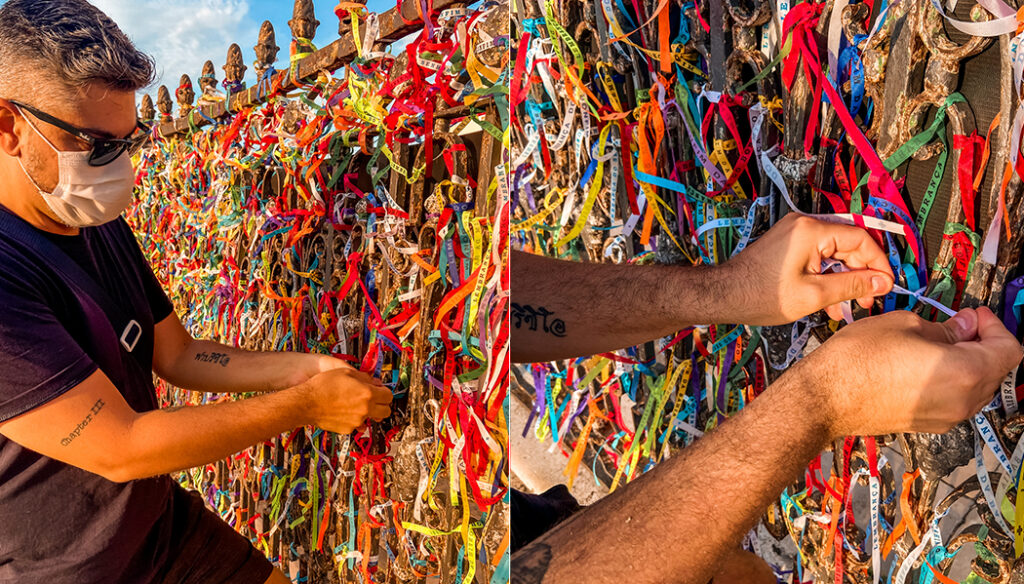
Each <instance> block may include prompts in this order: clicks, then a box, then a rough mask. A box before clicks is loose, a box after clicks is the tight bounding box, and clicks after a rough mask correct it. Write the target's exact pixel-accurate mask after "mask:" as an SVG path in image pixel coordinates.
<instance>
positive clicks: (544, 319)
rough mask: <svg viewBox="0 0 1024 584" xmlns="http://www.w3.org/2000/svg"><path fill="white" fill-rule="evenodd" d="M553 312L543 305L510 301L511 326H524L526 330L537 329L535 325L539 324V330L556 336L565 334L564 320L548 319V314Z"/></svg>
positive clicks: (550, 314) (551, 314)
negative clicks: (535, 305)
mask: <svg viewBox="0 0 1024 584" xmlns="http://www.w3.org/2000/svg"><path fill="white" fill-rule="evenodd" d="M554 314H555V313H553V312H551V311H550V310H548V309H547V308H544V307H543V306H538V307H537V308H534V307H532V306H530V305H529V304H516V303H515V302H513V303H512V318H514V319H515V320H514V321H513V323H512V324H513V326H515V327H516V328H525V329H527V330H531V331H535V330H537V325H538V324H540V325H541V330H542V331H544V332H546V333H548V334H552V335H555V336H556V337H564V336H565V321H563V320H562V319H560V318H552V319H551V320H548V317H549V316H553V315H554Z"/></svg>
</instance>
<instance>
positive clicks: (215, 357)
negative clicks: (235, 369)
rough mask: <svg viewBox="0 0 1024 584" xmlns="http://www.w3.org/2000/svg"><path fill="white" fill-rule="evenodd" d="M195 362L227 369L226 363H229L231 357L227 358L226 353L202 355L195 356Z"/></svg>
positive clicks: (205, 353) (203, 353) (204, 353)
mask: <svg viewBox="0 0 1024 584" xmlns="http://www.w3.org/2000/svg"><path fill="white" fill-rule="evenodd" d="M196 361H202V362H203V363H219V364H220V365H221V366H222V367H227V366H228V362H229V361H231V357H228V354H227V353H207V352H206V351H203V352H202V353H197V354H196Z"/></svg>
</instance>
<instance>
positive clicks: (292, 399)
mask: <svg viewBox="0 0 1024 584" xmlns="http://www.w3.org/2000/svg"><path fill="white" fill-rule="evenodd" d="M390 402H391V392H389V391H388V390H387V388H385V387H383V386H382V385H380V384H379V382H378V381H376V380H374V379H372V378H371V377H370V376H368V375H366V374H364V373H361V372H359V371H355V370H352V369H338V370H333V371H329V372H327V373H323V374H320V375H317V376H314V377H313V378H311V379H310V380H308V381H307V382H305V383H303V384H302V385H299V386H296V387H293V388H290V389H286V390H282V391H278V392H273V393H268V394H264V395H259V396H256V397H252V398H249V399H244V400H238V401H229V402H222V403H217V404H207V405H201V406H189V407H182V408H176V409H173V410H154V411H150V412H144V413H138V412H135V411H134V410H132V409H131V407H129V405H128V404H127V403H126V402H125V400H124V398H123V397H122V396H121V394H120V392H118V390H117V388H115V387H114V385H113V384H112V383H111V382H110V380H109V379H108V378H107V376H106V375H104V374H103V372H102V371H99V370H97V371H96V372H95V373H93V374H92V375H91V376H89V377H88V378H87V379H86V380H85V381H83V382H82V383H80V384H78V385H77V386H75V387H74V388H72V389H71V390H69V391H67V392H66V393H64V394H63V395H61V396H59V397H57V398H55V399H53V400H51V401H49V402H47V403H45V404H43V405H41V406H39V407H37V408H35V409H33V410H31V411H29V412H26V413H24V414H22V415H20V416H17V417H14V418H12V419H10V420H7V421H6V422H3V423H0V434H2V435H4V436H6V437H7V438H9V439H11V440H13V441H14V442H17V443H18V444H21V445H22V446H24V447H25V448H29V449H31V450H34V451H36V452H39V453H40V454H43V455H46V456H49V457H50V458H54V459H56V460H60V461H62V462H66V463H68V464H71V465H73V466H77V467H79V468H81V469H84V470H87V471H89V472H92V473H95V474H98V475H100V476H103V477H105V478H107V479H109V480H111V481H115V482H125V481H129V480H133V479H140V478H145V477H149V476H154V475H158V474H164V473H169V472H173V471H177V470H182V469H186V468H191V467H194V466H198V465H202V464H207V463H209V462H213V461H215V460H219V459H221V458H224V457H225V456H228V455H230V454H233V453H235V452H238V451H240V450H243V449H245V448H248V447H249V446H252V445H253V444H256V443H258V442H261V441H263V440H266V439H268V438H270V437H272V436H276V435H277V434H280V433H281V432H283V431H285V430H290V429H292V428H296V427H299V426H305V425H309V424H313V425H317V426H320V427H322V428H324V429H326V430H330V431H334V432H341V433H348V432H351V431H352V430H353V429H354V428H356V427H357V426H359V425H360V424H362V423H363V421H364V420H366V418H367V417H369V418H373V419H378V420H379V419H383V418H385V417H387V416H389V415H390V414H391V410H390V406H389V404H390Z"/></svg>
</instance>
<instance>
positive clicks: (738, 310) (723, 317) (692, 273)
mask: <svg viewBox="0 0 1024 584" xmlns="http://www.w3.org/2000/svg"><path fill="white" fill-rule="evenodd" d="M734 272H735V270H734V269H733V268H732V266H731V265H730V264H729V263H728V262H727V263H724V264H719V265H715V266H706V265H697V266H692V267H689V266H688V267H686V268H684V269H681V270H677V272H676V276H677V277H676V280H675V281H676V282H677V284H675V285H673V288H675V289H676V290H677V292H676V294H673V295H672V298H671V300H670V302H672V303H673V306H674V307H675V312H674V313H673V314H674V315H675V316H676V319H677V320H678V321H679V322H680V323H681V326H680V328H683V327H686V326H691V325H694V324H712V323H737V324H746V323H745V321H744V320H743V318H742V316H743V310H744V306H743V305H744V304H745V302H743V301H741V299H739V298H738V294H737V288H736V281H735V280H736V279H735V274H734ZM676 286H682V287H683V288H682V289H683V290H687V291H688V292H689V293H688V294H680V293H679V290H680V289H679V288H676ZM687 298H689V299H692V301H690V302H687V301H685V300H686V299H687Z"/></svg>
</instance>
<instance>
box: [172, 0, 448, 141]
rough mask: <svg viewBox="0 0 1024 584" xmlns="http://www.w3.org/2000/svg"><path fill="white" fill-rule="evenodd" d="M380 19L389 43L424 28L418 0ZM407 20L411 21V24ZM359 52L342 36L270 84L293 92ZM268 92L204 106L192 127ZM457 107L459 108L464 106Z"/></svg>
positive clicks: (439, 3)
mask: <svg viewBox="0 0 1024 584" xmlns="http://www.w3.org/2000/svg"><path fill="white" fill-rule="evenodd" d="M463 2H464V0H463ZM456 3H457V1H456V0H436V1H435V2H434V5H433V9H434V10H435V11H439V10H444V9H445V8H448V7H449V6H451V5H453V4H456ZM378 22H379V23H380V39H379V42H381V43H385V44H390V43H393V42H395V41H397V40H399V39H401V38H403V37H405V36H406V35H409V34H412V33H414V32H416V31H417V30H420V28H422V26H423V23H422V21H421V20H420V17H419V11H418V9H417V2H416V0H403V1H402V4H401V6H400V7H397V8H392V9H391V10H388V11H387V12H384V13H383V14H381V15H380V16H379V18H378ZM407 22H408V23H409V24H407ZM356 54H357V50H356V45H355V42H354V41H353V40H352V37H344V38H340V39H338V40H336V41H334V42H333V43H331V44H329V45H327V46H326V47H324V48H322V49H320V50H318V51H316V52H315V53H313V54H312V55H309V56H308V57H305V58H304V59H302V60H300V61H298V63H297V68H296V75H295V77H292V76H291V75H290V71H288V70H285V71H281V72H279V73H277V74H276V75H274V78H273V80H272V81H271V83H270V86H271V87H273V86H274V85H275V84H276V83H278V82H280V83H281V90H282V91H290V90H292V89H295V88H297V87H299V82H300V81H301V80H302V79H306V78H307V77H311V76H313V75H316V74H317V73H318V72H319V71H325V70H326V71H334V70H336V69H338V68H339V67H342V66H344V65H345V64H347V63H349V62H350V61H351V60H352V59H353V58H354V57H355V56H356ZM266 93H267V86H266V84H264V85H263V87H262V88H261V87H258V86H257V87H250V88H248V89H246V90H244V91H240V92H238V93H236V94H233V95H231V97H230V100H229V101H230V103H228V102H220V103H216V104H212V105H208V106H205V107H203V108H201V109H200V108H197V109H200V111H201V112H202V113H203V114H204V115H205V117H203V116H192V118H193V119H192V126H196V127H202V126H205V125H207V124H209V123H210V122H209V121H208V120H207V119H206V118H210V119H214V120H216V119H218V118H221V117H223V116H225V115H228V114H229V112H234V111H238V110H240V109H242V108H246V107H249V106H253V105H258V104H260V103H263V102H264V101H265V100H266V98H267V95H266ZM453 109H456V110H458V109H460V108H453ZM467 113H468V110H467ZM438 115H439V116H440V115H441V114H440V113H439V114H438ZM453 117H455V116H453ZM189 128H190V125H189V120H188V118H178V119H175V120H174V121H172V122H166V123H162V124H160V134H161V135H162V136H165V137H166V136H171V135H174V134H177V133H180V132H185V131H187V130H188V129H189Z"/></svg>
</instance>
